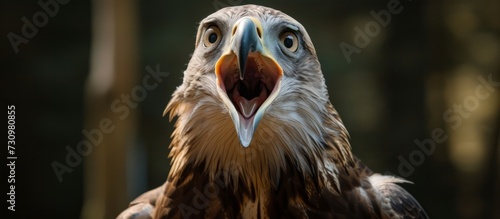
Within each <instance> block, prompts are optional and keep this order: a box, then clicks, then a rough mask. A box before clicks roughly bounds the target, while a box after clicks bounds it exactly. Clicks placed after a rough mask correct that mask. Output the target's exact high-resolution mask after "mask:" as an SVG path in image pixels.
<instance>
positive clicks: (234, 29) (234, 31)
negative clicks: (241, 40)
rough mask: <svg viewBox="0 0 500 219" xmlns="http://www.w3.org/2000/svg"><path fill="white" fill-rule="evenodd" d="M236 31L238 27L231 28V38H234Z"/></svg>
mask: <svg viewBox="0 0 500 219" xmlns="http://www.w3.org/2000/svg"><path fill="white" fill-rule="evenodd" d="M236 29H238V26H235V27H234V28H233V32H232V33H231V36H234V34H235V33H236Z"/></svg>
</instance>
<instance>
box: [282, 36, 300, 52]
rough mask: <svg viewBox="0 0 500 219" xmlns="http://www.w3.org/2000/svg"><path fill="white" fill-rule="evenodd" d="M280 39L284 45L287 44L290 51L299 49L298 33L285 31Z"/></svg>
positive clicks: (286, 46)
mask: <svg viewBox="0 0 500 219" xmlns="http://www.w3.org/2000/svg"><path fill="white" fill-rule="evenodd" d="M280 41H281V44H283V46H285V48H286V49H288V51H290V52H295V51H297V48H298V47H299V40H298V38H297V35H295V34H294V33H292V32H285V33H283V34H281V37H280Z"/></svg>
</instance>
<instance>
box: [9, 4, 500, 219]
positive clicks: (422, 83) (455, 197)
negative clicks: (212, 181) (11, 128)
mask: <svg viewBox="0 0 500 219" xmlns="http://www.w3.org/2000/svg"><path fill="white" fill-rule="evenodd" d="M40 2H41V3H43V4H40ZM40 2H38V1H2V3H1V9H0V10H1V13H0V17H1V18H2V28H1V31H2V32H1V35H2V36H4V37H3V38H2V39H3V41H2V44H1V45H2V49H1V51H0V54H1V60H2V68H1V70H2V80H1V81H2V88H3V89H5V90H4V91H3V92H2V94H1V95H2V103H3V104H4V106H2V108H6V107H5V106H6V105H9V104H15V105H16V116H17V117H16V118H17V119H16V122H17V126H16V130H17V131H16V133H17V136H16V137H17V138H16V139H17V149H16V153H17V156H18V160H17V161H16V212H15V213H12V212H7V213H6V215H7V217H3V218H113V217H115V216H116V215H117V214H118V213H119V212H120V211H121V210H123V209H124V208H125V207H126V206H127V203H128V202H129V201H131V200H132V199H133V198H134V197H136V196H137V195H139V194H141V193H142V192H144V191H146V190H149V189H152V188H155V187H157V186H159V185H161V184H162V183H163V182H164V181H165V179H166V176H167V174H168V170H169V159H168V158H167V155H168V145H169V142H170V137H169V136H170V134H171V133H172V130H173V123H170V122H169V121H168V118H167V117H162V112H163V109H164V107H165V106H166V104H167V103H168V101H169V99H170V95H171V94H172V92H173V90H174V89H175V87H176V86H178V85H180V84H181V81H182V72H183V70H184V69H185V67H186V64H187V62H188V60H189V58H190V54H191V52H192V51H193V49H194V40H195V34H196V28H197V22H199V21H200V20H201V19H203V18H204V17H206V16H207V15H209V14H211V13H213V12H215V11H216V10H217V9H218V8H220V7H222V6H225V5H239V4H261V5H265V6H269V7H272V8H275V9H278V10H281V11H283V12H285V13H287V14H288V15H290V16H292V17H294V18H295V19H296V20H298V21H299V22H301V23H302V24H303V25H304V26H305V28H306V29H307V31H308V33H309V35H310V36H311V38H312V40H313V42H314V45H315V47H316V50H317V53H318V56H319V59H320V62H321V64H322V69H323V73H324V74H325V78H326V80H327V85H328V89H329V93H330V99H331V101H332V103H333V105H334V106H335V107H336V109H337V110H338V111H339V113H340V115H341V116H342V119H343V121H344V123H345V125H346V127H347V129H348V130H349V132H350V135H351V143H352V147H353V150H354V153H355V154H356V155H357V156H358V157H359V158H361V159H362V160H363V161H364V162H365V163H366V164H367V165H368V166H370V167H371V168H372V169H373V170H374V171H376V172H381V173H389V174H393V175H398V176H402V177H405V178H406V179H408V180H410V181H413V182H414V184H413V185H411V184H407V185H404V187H405V188H406V189H407V190H409V191H410V193H412V194H413V195H414V196H415V197H416V198H417V200H419V202H420V203H421V204H422V206H423V207H424V208H425V209H426V211H427V213H428V214H429V216H430V217H431V218H464V219H468V218H470V219H472V218H500V179H499V177H500V174H499V172H500V159H499V158H500V151H499V147H500V145H499V144H500V140H499V134H500V131H499V130H500V129H499V126H500V115H499V112H500V95H499V90H500V84H498V83H499V82H500V67H499V60H500V37H499V36H500V2H499V1H495V0H481V1H450V0H435V1H409V0H401V1H394V0H393V1H387V0H384V1H379V0H377V1H333V2H331V1H284V0H280V1H272V2H266V1H250V0H215V1H213V0H210V1H153V0H147V1H146V0H144V1H131V0H124V1H119V0H94V1H76V0H73V1H70V0H65V1H63V0H59V2H57V1H55V0H41V1H40ZM47 2H52V3H54V2H55V4H57V5H58V6H57V7H58V8H57V10H55V9H56V8H55V6H54V5H52V6H50V7H49V10H51V11H52V12H53V13H52V15H53V16H52V15H50V14H46V15H45V18H46V19H45V20H44V17H43V15H42V14H41V13H40V11H42V13H44V12H43V11H44V9H43V8H44V7H45V6H42V5H47V4H48V3H47ZM398 3H399V4H400V5H399V7H398V8H401V9H400V12H399V13H397V14H393V15H392V16H391V20H390V22H388V23H387V25H386V26H385V27H383V26H380V29H379V30H378V32H377V29H370V28H368V30H369V31H374V32H377V34H373V36H372V37H370V38H369V40H370V42H369V43H367V45H366V47H364V48H361V49H360V52H359V53H354V54H352V55H350V58H351V61H350V62H348V61H347V60H346V58H345V56H344V54H343V53H342V50H341V47H340V46H339V45H340V44H341V43H342V42H344V43H347V44H350V45H355V42H354V40H355V38H356V34H357V33H356V31H355V28H356V27H358V28H360V29H361V30H363V31H364V32H366V29H365V28H366V25H367V24H371V25H373V24H374V23H373V22H376V19H375V18H374V17H373V16H372V14H371V11H374V12H375V13H378V12H380V11H381V10H387V8H388V4H398ZM37 13H38V14H37ZM45 13H47V12H45ZM23 17H25V18H26V19H25V20H23ZM33 17H35V18H36V19H39V20H37V21H33ZM26 20H28V22H36V23H37V24H38V26H39V27H37V28H36V29H37V31H36V33H34V32H30V31H29V30H28V31H26V30H25V32H26V33H23V28H24V26H25V25H26ZM370 22H371V23H370ZM35 26H36V25H35ZM12 33H13V34H15V35H17V36H18V37H17V38H16V41H15V42H16V43H17V44H19V45H17V46H13V45H12V43H11V40H12V39H13V36H14V35H12ZM21 37H22V38H24V41H23V40H22V39H21ZM17 40H21V41H17ZM15 47H17V49H18V51H17V52H16V51H15ZM148 66H149V67H151V68H152V69H154V70H156V68H157V67H159V69H160V70H161V71H162V72H168V73H169V75H168V77H165V78H163V80H162V81H161V82H159V83H158V86H157V87H155V88H153V89H150V90H147V92H146V93H145V95H143V96H141V101H136V103H137V107H135V105H134V107H129V108H128V109H129V114H128V115H127V116H123V117H124V118H119V116H120V115H124V112H122V113H123V114H122V113H119V114H116V113H113V112H110V109H112V105H113V103H115V101H117V100H121V98H122V95H134V93H133V92H136V91H137V89H135V88H136V86H141V85H142V83H143V79H144V77H146V76H147V75H149V73H148V70H146V68H147V67H148ZM488 77H491V79H492V80H493V81H496V83H497V84H494V83H490V84H489V87H488V88H486V86H485V83H484V81H482V80H481V79H480V78H484V79H485V80H488ZM481 85H483V86H484V87H483V89H482V90H481V92H482V93H481V94H482V96H481V97H484V98H482V99H481V98H479V97H478V93H477V87H478V86H481ZM484 88H486V89H484ZM134 89H135V90H134ZM136 95H137V93H136ZM486 95H487V97H486ZM118 104H119V106H125V105H124V104H125V103H124V102H118ZM115 106H116V105H115ZM464 109H465V110H464ZM4 110H5V109H4ZM4 115H5V114H4ZM103 118H109V119H110V120H111V121H112V122H113V125H114V127H115V128H116V130H115V131H113V132H112V133H110V134H103V138H102V144H100V145H98V146H95V147H93V148H92V149H91V152H89V154H90V155H89V156H85V161H84V162H83V164H79V163H78V159H76V160H73V161H74V162H75V163H78V164H75V165H74V167H70V169H71V172H65V173H64V174H63V175H62V178H61V179H62V180H61V181H60V180H59V179H58V177H57V176H56V174H55V173H54V170H53V164H54V162H58V163H60V164H63V165H67V162H66V161H65V159H66V157H67V155H68V150H76V148H77V146H78V145H79V143H80V142H82V140H85V139H86V138H87V137H86V136H85V135H84V134H82V131H83V130H87V131H90V130H92V129H95V128H99V122H100V121H102V119H103ZM436 130H437V131H436ZM439 130H443V132H444V134H443V135H446V140H444V141H443V142H442V143H435V142H434V145H435V150H434V151H433V152H432V153H429V155H427V154H425V153H424V151H422V149H421V148H420V147H419V146H418V145H417V143H415V141H418V142H421V141H425V142H429V141H426V140H425V139H432V136H433V135H434V134H433V132H439ZM430 145H431V144H430V143H428V144H427V148H429V147H431V146H430ZM67 146H69V148H70V149H68V147H67ZM6 175H7V173H6ZM6 190H7V188H4V191H6ZM7 192H8V191H7ZM6 207H7V206H5V208H4V209H6Z"/></svg>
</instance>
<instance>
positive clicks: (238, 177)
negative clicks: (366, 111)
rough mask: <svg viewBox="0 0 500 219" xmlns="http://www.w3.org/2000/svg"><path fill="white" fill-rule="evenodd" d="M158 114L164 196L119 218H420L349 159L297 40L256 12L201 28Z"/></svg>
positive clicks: (313, 61)
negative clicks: (163, 133)
mask: <svg viewBox="0 0 500 219" xmlns="http://www.w3.org/2000/svg"><path fill="white" fill-rule="evenodd" d="M164 114H169V115H170V120H173V119H174V118H177V120H176V122H175V130H174V132H173V134H172V141H171V145H170V154H169V157H170V158H171V169H170V172H169V174H168V177H167V180H166V182H165V184H164V185H162V186H160V187H158V188H156V189H154V190H151V191H149V192H146V193H144V194H143V195H141V196H139V197H138V198H137V199H135V200H134V201H132V202H131V203H130V206H129V207H128V208H127V209H126V210H125V211H123V212H122V213H121V214H120V215H119V216H118V218H129V219H130V218H135V219H137V218H374V219H375V218H380V219H389V218H390V219H396V218H405V219H406V218H428V216H427V214H426V213H425V211H424V210H423V208H422V207H421V205H420V204H419V203H418V202H417V201H416V200H415V198H414V197H413V196H412V195H411V194H409V193H408V192H407V191H406V190H404V189H403V188H402V187H400V186H399V185H397V183H408V181H406V180H404V179H401V178H397V177H394V176H386V175H381V174H378V173H374V172H372V171H371V170H370V169H369V168H368V167H366V166H365V165H364V164H363V163H362V162H361V161H360V160H359V159H358V158H357V157H355V156H354V155H353V154H352V152H351V146H350V143H349V135H348V132H347V130H346V128H345V127H344V125H343V123H342V120H341V119H340V117H339V114H338V113H337V111H336V110H335V108H334V107H333V106H332V104H331V102H330V100H329V96H328V91H327V86H326V84H325V79H324V77H323V73H322V71H321V66H320V63H319V61H318V58H317V55H316V51H315V48H314V46H313V43H312V42H311V39H310V37H309V35H308V34H307V32H306V30H305V28H304V27H303V26H302V25H301V24H300V23H299V22H297V21H296V20H295V19H293V18H292V17H290V16H288V15H286V14H285V13H283V12H281V11H278V10H275V9H272V8H268V7H263V6H258V5H243V6H234V7H227V8H223V9H221V10H219V11H217V12H215V13H213V14H211V15H209V16H208V17H206V18H205V19H203V20H202V21H201V22H200V24H199V28H198V33H197V35H196V42H195V50H194V52H193V54H192V57H191V60H190V61H189V64H188V65H187V69H186V70H185V71H184V77H183V82H182V84H181V85H180V86H179V87H177V89H176V90H175V92H174V93H173V95H172V99H171V101H170V102H169V103H168V105H167V107H166V109H165V112H164Z"/></svg>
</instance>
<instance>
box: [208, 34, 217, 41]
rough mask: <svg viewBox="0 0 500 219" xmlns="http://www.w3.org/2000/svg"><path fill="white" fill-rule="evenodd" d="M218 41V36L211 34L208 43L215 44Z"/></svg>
mask: <svg viewBox="0 0 500 219" xmlns="http://www.w3.org/2000/svg"><path fill="white" fill-rule="evenodd" d="M216 41H217V34H216V33H211V34H210V35H208V42H210V43H215V42H216Z"/></svg>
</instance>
